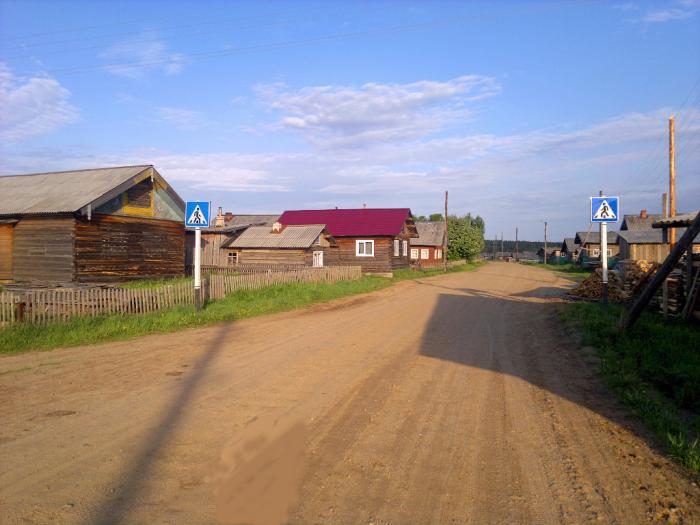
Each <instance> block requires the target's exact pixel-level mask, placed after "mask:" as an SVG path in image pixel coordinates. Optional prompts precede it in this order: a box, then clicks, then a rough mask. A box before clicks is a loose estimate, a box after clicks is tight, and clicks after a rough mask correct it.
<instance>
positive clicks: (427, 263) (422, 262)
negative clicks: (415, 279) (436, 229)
mask: <svg viewBox="0 0 700 525" xmlns="http://www.w3.org/2000/svg"><path fill="white" fill-rule="evenodd" d="M411 249H413V250H418V253H417V254H416V255H418V257H417V258H416V259H414V258H412V257H411V264H414V265H416V266H420V267H421V268H432V267H435V266H442V257H440V258H439V259H438V258H436V257H435V255H436V252H437V250H442V248H436V247H435V246H419V245H415V244H414V245H413V246H411ZM423 250H428V258H427V259H423V258H422V256H423ZM409 256H410V254H409Z"/></svg>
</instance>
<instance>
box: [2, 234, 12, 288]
mask: <svg viewBox="0 0 700 525" xmlns="http://www.w3.org/2000/svg"><path fill="white" fill-rule="evenodd" d="M13 233H14V225H13V224H0V281H9V280H11V279H12V237H13Z"/></svg>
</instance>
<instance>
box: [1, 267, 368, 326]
mask: <svg viewBox="0 0 700 525" xmlns="http://www.w3.org/2000/svg"><path fill="white" fill-rule="evenodd" d="M361 276H362V272H361V269H360V267H359V266H332V267H325V268H305V269H301V270H295V271H286V272H266V273H252V274H244V275H226V274H207V275H205V276H204V278H203V280H202V288H203V290H202V291H203V294H204V297H205V299H207V300H217V299H223V298H224V297H226V295H228V294H230V293H232V292H235V291H238V290H259V289H261V288H265V287H267V286H273V285H277V284H288V283H301V282H316V283H333V282H337V281H342V280H356V279H359V278H360V277H361ZM180 304H194V289H193V286H192V281H181V282H177V283H173V284H164V285H162V286H159V287H157V288H119V287H109V288H107V287H105V288H102V287H92V288H60V289H54V290H33V291H27V292H23V293H13V292H0V326H5V325H9V324H12V323H19V322H25V323H33V324H46V323H52V322H61V321H68V320H69V319H71V318H74V317H96V316H98V315H111V314H126V315H132V314H133V315H137V314H146V313H150V312H157V311H159V310H166V309H168V308H172V307H174V306H177V305H180Z"/></svg>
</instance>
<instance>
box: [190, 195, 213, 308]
mask: <svg viewBox="0 0 700 525" xmlns="http://www.w3.org/2000/svg"><path fill="white" fill-rule="evenodd" d="M185 227H187V228H194V261H193V262H194V308H195V310H201V308H202V228H208V227H209V203H208V202H206V201H188V202H187V206H186V207H185Z"/></svg>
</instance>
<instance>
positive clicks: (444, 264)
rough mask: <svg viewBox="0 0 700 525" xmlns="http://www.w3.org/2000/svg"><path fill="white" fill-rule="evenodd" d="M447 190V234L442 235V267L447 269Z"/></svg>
mask: <svg viewBox="0 0 700 525" xmlns="http://www.w3.org/2000/svg"><path fill="white" fill-rule="evenodd" d="M447 237H448V236H447V190H445V235H444V236H443V237H442V269H443V270H444V271H447V249H448V248H447Z"/></svg>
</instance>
